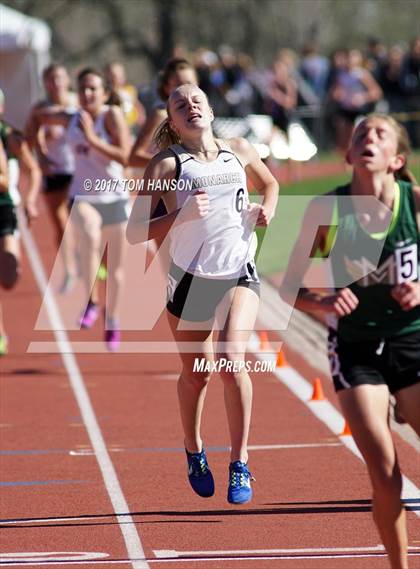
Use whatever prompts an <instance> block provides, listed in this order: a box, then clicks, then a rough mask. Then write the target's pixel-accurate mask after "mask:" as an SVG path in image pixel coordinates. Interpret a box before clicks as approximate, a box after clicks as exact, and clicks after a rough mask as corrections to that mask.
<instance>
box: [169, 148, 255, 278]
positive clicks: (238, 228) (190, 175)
mask: <svg viewBox="0 0 420 569" xmlns="http://www.w3.org/2000/svg"><path fill="white" fill-rule="evenodd" d="M217 145H218V146H219V148H220V150H219V153H218V155H217V158H216V159H215V160H213V161H212V162H201V161H199V160H197V159H195V158H194V157H193V156H191V154H188V152H186V150H185V149H184V148H183V147H182V146H180V145H178V144H176V145H173V146H171V147H170V149H171V151H172V152H173V153H174V154H175V156H176V159H177V163H178V170H179V176H178V182H177V187H176V190H174V191H176V198H177V208H179V207H182V206H183V204H184V203H185V201H186V200H187V199H188V197H189V196H191V195H193V194H194V193H195V192H196V191H197V190H204V191H205V192H206V193H207V194H208V196H209V199H210V210H209V212H208V213H207V215H206V216H205V217H204V218H202V219H198V220H194V221H190V222H185V223H181V224H180V225H178V226H176V227H175V228H173V229H172V231H171V256H172V260H173V262H174V263H175V265H177V266H178V267H180V268H181V269H183V270H184V271H186V272H188V273H192V274H194V275H197V276H200V277H205V278H210V279H230V278H237V277H238V278H239V277H240V276H243V275H245V274H246V264H247V263H248V262H249V261H251V260H253V258H254V255H255V250H256V246H257V238H256V235H255V233H254V221H252V220H251V219H250V215H249V211H248V204H249V195H248V190H247V185H246V174H245V170H244V168H243V166H242V165H241V163H240V162H239V160H238V158H237V157H236V155H235V154H234V153H233V152H232V150H231V148H230V146H229V145H228V144H227V143H226V142H225V141H221V140H217ZM169 191H172V190H169Z"/></svg>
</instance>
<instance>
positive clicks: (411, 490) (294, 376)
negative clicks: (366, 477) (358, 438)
mask: <svg viewBox="0 0 420 569" xmlns="http://www.w3.org/2000/svg"><path fill="white" fill-rule="evenodd" d="M259 345H260V341H259V338H258V336H257V335H256V334H255V333H253V334H252V335H251V339H250V342H249V350H250V351H251V352H252V353H253V354H254V355H255V357H257V358H258V359H261V360H266V359H267V358H269V357H270V356H268V355H267V354H262V353H261V352H259ZM271 357H272V356H271ZM272 373H273V375H274V376H275V377H277V379H278V380H279V381H281V383H283V384H284V385H285V386H286V387H288V388H289V389H290V391H291V392H292V393H294V394H295V395H296V397H297V398H298V399H300V400H301V401H302V403H304V404H305V405H306V406H307V407H308V408H309V409H310V410H311V411H312V413H313V414H314V415H315V416H316V417H317V418H318V419H319V420H320V421H321V422H322V423H324V425H326V426H327V427H328V428H329V429H330V431H332V432H333V433H334V434H335V435H336V436H338V437H339V439H340V441H341V442H342V444H343V445H345V446H346V447H347V448H348V449H349V450H350V451H351V452H352V453H353V454H355V455H356V456H357V457H358V458H360V460H362V461H363V458H362V455H361V454H360V452H359V449H358V448H357V446H356V443H355V442H354V439H353V437H351V436H340V433H341V432H342V430H343V426H344V417H343V416H342V415H341V413H339V412H338V411H337V409H336V408H335V407H334V405H332V404H331V403H330V402H329V401H311V400H310V399H311V396H312V385H311V384H310V383H309V382H308V381H307V380H306V379H304V378H303V377H302V376H301V375H300V374H299V373H298V372H297V371H296V370H295V369H293V368H291V367H289V366H285V367H279V368H277V369H276V370H275V371H274V372H272ZM402 495H403V499H405V500H415V501H419V500H420V490H419V488H417V486H416V485H415V484H414V483H413V482H412V481H411V480H410V479H409V478H407V476H405V475H403V490H402ZM408 509H410V507H409V506H408ZM410 511H412V512H414V514H415V515H416V516H418V517H420V511H418V510H417V511H416V510H410Z"/></svg>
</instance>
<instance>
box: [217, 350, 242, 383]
mask: <svg viewBox="0 0 420 569" xmlns="http://www.w3.org/2000/svg"><path fill="white" fill-rule="evenodd" d="M218 360H219V375H220V377H221V379H222V381H223V383H235V384H239V382H240V381H241V378H242V377H243V375H244V373H246V362H245V360H244V356H243V354H242V353H240V352H237V351H235V349H232V350H229V351H228V352H225V353H223V354H220V356H219V358H218Z"/></svg>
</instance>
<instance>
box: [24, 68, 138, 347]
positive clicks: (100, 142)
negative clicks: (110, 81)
mask: <svg viewBox="0 0 420 569" xmlns="http://www.w3.org/2000/svg"><path fill="white" fill-rule="evenodd" d="M77 82H78V95H79V101H80V106H81V110H80V111H79V112H77V113H73V114H69V113H66V112H63V111H62V110H61V109H54V108H48V109H40V110H37V111H35V112H34V114H33V120H34V121H35V123H36V124H38V125H40V124H62V125H64V126H65V127H66V128H67V141H68V143H69V144H70V146H71V147H72V148H73V151H74V155H75V172H74V176H73V179H72V182H71V185H70V201H71V204H72V208H74V212H73V211H72V219H74V221H75V225H76V229H77V230H78V232H79V236H80V242H81V243H82V244H83V246H82V247H81V248H80V252H81V261H82V271H83V278H84V283H85V287H86V292H87V295H88V297H89V302H88V305H87V309H86V311H85V312H84V313H83V315H82V317H81V319H80V324H81V326H82V328H90V327H91V326H93V324H94V323H95V321H96V320H97V318H98V315H99V307H98V290H97V287H96V285H94V286H93V288H92V283H94V282H95V278H96V273H97V270H98V267H99V264H100V258H99V256H100V250H101V240H102V238H104V239H105V240H106V241H107V243H108V249H107V255H108V257H107V259H108V268H109V271H108V279H107V287H108V295H107V296H108V304H107V319H106V326H105V328H106V330H105V341H106V344H107V347H108V349H109V350H110V351H115V350H116V349H117V348H118V346H119V342H120V331H119V324H118V309H119V302H120V296H121V289H122V279H123V274H122V273H123V260H124V252H125V228H126V222H127V217H128V215H127V204H128V197H129V196H128V193H127V192H126V191H125V188H124V184H123V179H124V166H125V165H126V164H127V160H128V153H129V148H130V135H129V131H128V127H127V124H126V122H125V120H124V116H123V114H122V111H121V109H119V108H118V107H116V106H109V105H106V101H107V100H108V98H109V92H108V91H107V89H106V87H105V82H104V79H103V76H102V74H101V73H100V72H98V71H96V70H95V69H91V68H86V69H84V70H83V71H81V72H80V73H79V75H78V77H77ZM86 180H88V182H90V184H89V186H86Z"/></svg>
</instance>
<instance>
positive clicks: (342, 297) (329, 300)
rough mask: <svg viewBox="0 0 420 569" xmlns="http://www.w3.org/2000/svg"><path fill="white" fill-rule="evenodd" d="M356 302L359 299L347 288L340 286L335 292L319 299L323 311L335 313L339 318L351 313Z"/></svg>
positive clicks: (354, 308)
mask: <svg viewBox="0 0 420 569" xmlns="http://www.w3.org/2000/svg"><path fill="white" fill-rule="evenodd" d="M358 304H359V299H358V298H357V296H356V295H355V294H354V293H353V292H352V291H351V290H350V289H349V288H342V289H341V290H339V291H338V292H337V293H336V294H332V295H328V296H324V298H322V300H321V307H322V308H323V310H324V312H326V313H329V314H335V315H336V316H338V317H339V318H342V317H343V316H348V315H349V314H351V313H352V312H353V311H354V310H356V308H357V305H358Z"/></svg>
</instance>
